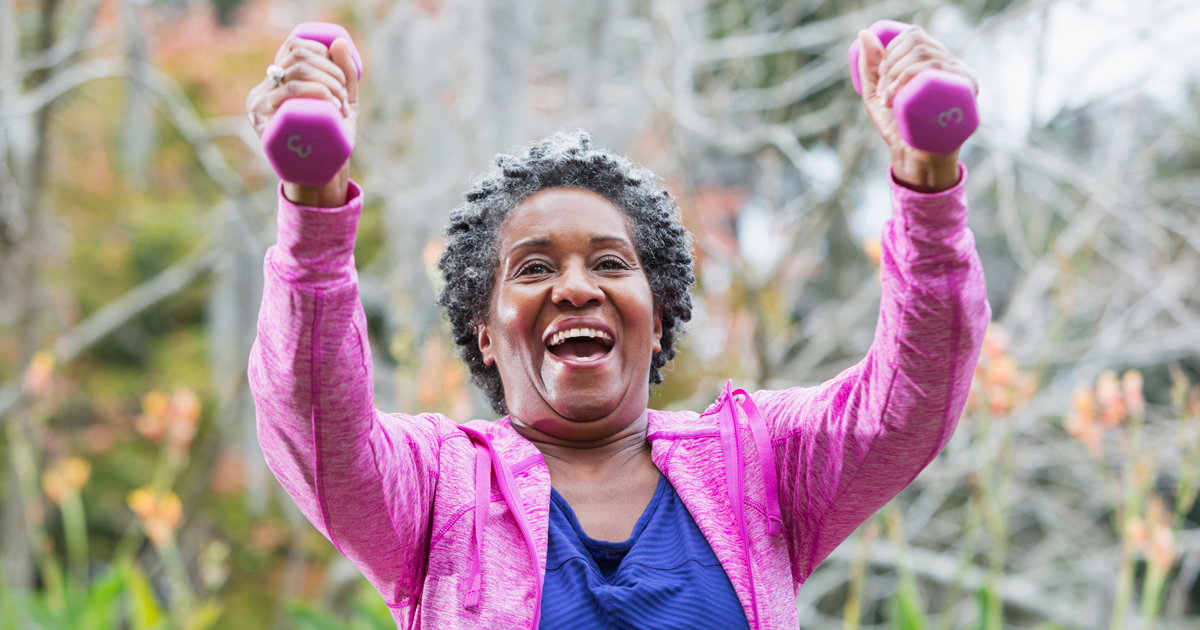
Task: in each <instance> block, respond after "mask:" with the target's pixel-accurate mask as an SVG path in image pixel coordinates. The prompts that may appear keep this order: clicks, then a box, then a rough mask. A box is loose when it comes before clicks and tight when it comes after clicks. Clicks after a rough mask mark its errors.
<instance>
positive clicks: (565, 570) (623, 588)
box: [539, 476, 750, 630]
mask: <svg viewBox="0 0 1200 630" xmlns="http://www.w3.org/2000/svg"><path fill="white" fill-rule="evenodd" d="M539 627H540V628H541V630H561V629H564V628H570V629H571V630H601V629H603V630H626V629H629V630H683V629H685V628H686V629H692V628H731V629H735V630H736V629H737V628H746V629H747V630H748V629H749V627H750V624H749V622H748V621H746V613H745V612H744V611H743V610H742V605H741V603H740V602H739V601H738V598H737V594H736V593H735V592H734V590H733V584H731V583H730V581H729V576H727V575H726V574H725V570H724V569H722V568H721V563H720V562H719V561H718V560H717V556H716V555H715V554H714V553H713V550H712V547H710V546H709V544H708V541H707V540H705V539H704V535H703V534H702V533H701V532H700V528H699V527H697V526H696V522H695V521H694V520H692V515H691V514H690V513H688V511H687V508H686V507H685V506H684V505H683V501H681V500H680V499H679V495H677V494H675V488H673V487H671V484H670V483H668V482H667V479H666V477H662V476H660V477H659V479H658V487H657V488H656V489H655V491H654V497H653V498H651V499H650V504H649V505H647V506H646V511H645V512H643V513H642V516H641V518H639V519H638V522H637V525H635V526H634V528H633V534H632V535H631V536H630V537H629V540H626V541H625V542H619V543H614V542H606V541H603V540H595V539H593V538H591V537H589V536H588V535H587V534H585V533H583V528H582V527H580V526H579V521H578V519H576V518H575V512H574V511H573V510H572V509H571V506H570V505H568V504H567V501H566V499H563V497H562V495H560V494H559V493H558V492H557V491H554V490H551V491H550V539H549V542H548V543H547V552H546V581H545V583H544V585H543V588H542V618H541V623H540V624H539Z"/></svg>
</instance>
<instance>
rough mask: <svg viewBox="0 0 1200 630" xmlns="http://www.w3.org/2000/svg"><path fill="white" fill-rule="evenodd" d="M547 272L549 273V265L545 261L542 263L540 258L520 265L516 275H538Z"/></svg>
mask: <svg viewBox="0 0 1200 630" xmlns="http://www.w3.org/2000/svg"><path fill="white" fill-rule="evenodd" d="M547 273H550V265H547V264H546V263H544V262H542V261H540V260H532V261H530V262H527V263H525V265H524V266H522V267H521V268H520V269H519V270H517V273H516V275H518V276H540V275H542V274H547Z"/></svg>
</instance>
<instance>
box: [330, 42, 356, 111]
mask: <svg viewBox="0 0 1200 630" xmlns="http://www.w3.org/2000/svg"><path fill="white" fill-rule="evenodd" d="M329 56H330V58H332V59H333V62H334V63H336V64H337V65H338V67H339V68H341V69H342V72H343V73H345V74H346V106H347V107H350V106H351V105H354V106H357V105H358V66H356V65H354V55H353V54H351V52H350V42H348V41H346V38H344V37H339V38H337V39H335V40H333V44H331V45H330V46H329Z"/></svg>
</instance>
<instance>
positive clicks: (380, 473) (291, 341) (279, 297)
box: [249, 183, 439, 607]
mask: <svg viewBox="0 0 1200 630" xmlns="http://www.w3.org/2000/svg"><path fill="white" fill-rule="evenodd" d="M347 197H348V199H347V203H346V205H345V206H343V207H341V208H306V207H300V206H296V205H294V204H292V203H291V202H289V201H288V200H287V199H286V198H285V197H284V195H283V194H282V190H281V192H280V194H279V215H278V222H279V240H278V242H277V244H276V245H274V246H273V247H271V248H270V250H268V251H267V255H266V261H265V265H264V266H265V276H266V280H265V287H264V290H263V301H262V307H261V309H260V311H259V318H258V337H257V340H256V341H255V344H254V348H253V350H252V351H251V356H250V366H249V379H250V387H251V390H252V391H253V393H254V401H255V407H256V411H257V416H258V439H259V443H260V444H261V446H262V449H263V453H264V455H265V456H266V460H267V465H268V466H269V467H270V469H271V471H272V472H274V474H275V477H276V478H277V479H278V480H279V483H280V484H282V485H283V488H284V489H285V490H286V491H287V492H288V494H290V495H291V496H292V498H293V499H294V500H295V501H296V504H297V505H298V506H299V507H300V510H301V511H303V512H304V515H305V516H306V517H307V518H308V520H309V521H310V522H312V524H313V525H314V526H316V528H317V529H318V530H320V531H321V533H322V534H324V535H325V537H326V538H328V539H329V540H330V541H331V542H332V543H333V544H334V546H336V547H337V548H338V550H339V551H341V552H342V553H343V554H344V555H345V556H346V557H347V558H349V559H350V560H351V561H353V562H354V563H355V564H356V565H357V566H358V568H359V569H360V570H361V571H362V572H363V574H364V575H366V577H367V579H369V580H370V581H371V583H372V584H373V585H374V586H375V587H376V588H377V589H378V590H379V592H380V593H381V594H382V595H383V597H384V600H385V601H386V602H387V603H388V605H389V606H392V607H397V606H403V605H405V604H406V600H409V599H410V598H412V597H414V596H416V595H417V594H419V589H420V585H421V581H422V579H423V574H424V570H425V564H426V557H427V549H426V545H427V541H428V540H429V532H428V531H427V529H428V527H429V513H430V509H431V506H432V497H433V488H434V480H435V479H436V477H437V455H438V447H439V444H438V433H437V423H436V421H435V420H434V419H433V418H427V417H409V416H387V415H384V414H382V413H379V412H378V411H376V410H375V408H374V405H373V400H372V397H373V390H372V370H371V354H370V346H369V345H368V343H367V329H366V319H365V317H364V314H363V308H362V303H361V301H360V300H359V296H358V276H357V274H356V272H355V269H354V254H353V251H354V239H355V232H356V230H357V227H358V218H359V213H360V211H361V209H362V194H361V191H360V190H359V188H358V186H357V185H355V184H353V183H351V185H350V191H349V194H348V195H347Z"/></svg>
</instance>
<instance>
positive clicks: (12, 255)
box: [0, 0, 1200, 630]
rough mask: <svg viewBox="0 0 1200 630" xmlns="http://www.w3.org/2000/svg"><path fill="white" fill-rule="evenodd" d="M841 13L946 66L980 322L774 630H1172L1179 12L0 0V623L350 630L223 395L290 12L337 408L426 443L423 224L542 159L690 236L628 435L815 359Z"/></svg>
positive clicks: (234, 353)
mask: <svg viewBox="0 0 1200 630" xmlns="http://www.w3.org/2000/svg"><path fill="white" fill-rule="evenodd" d="M881 18H892V19H900V20H904V21H910V22H917V23H920V24H922V25H924V26H925V27H926V28H927V29H928V30H929V31H930V32H931V33H933V35H934V36H935V37H938V38H940V39H941V40H942V41H943V42H945V43H946V44H947V45H948V46H949V47H951V49H953V50H954V51H956V52H958V53H959V54H960V55H961V56H963V57H964V58H965V59H966V60H967V61H968V62H969V63H971V64H972V65H973V67H974V68H975V69H976V71H977V72H978V75H979V78H980V82H981V93H980V97H979V100H980V106H981V114H982V117H983V126H982V127H981V129H980V131H979V132H978V133H977V134H976V135H975V136H974V138H973V139H972V140H971V141H970V142H968V144H967V145H966V147H965V148H964V150H963V154H962V157H963V159H964V161H965V162H966V164H967V166H968V168H969V170H970V178H969V181H968V184H967V190H968V192H969V195H970V202H971V206H972V216H971V227H972V228H973V229H974V231H975V234H976V237H977V240H978V246H979V250H980V253H981V254H982V256H983V259H984V264H985V268H986V272H987V277H988V295H989V298H990V301H991V304H992V307H993V309H994V319H995V322H994V324H993V326H992V328H991V329H990V330H989V333H988V338H987V342H986V347H985V350H984V355H983V357H982V358H981V361H980V368H979V370H978V372H977V375H976V379H975V383H974V387H973V393H972V397H971V401H970V403H969V407H968V410H967V411H966V413H965V414H964V417H963V419H962V422H961V424H960V426H959V429H958V432H957V433H956V435H955V437H954V439H953V440H952V441H951V442H950V444H949V446H948V447H947V449H946V450H945V452H944V453H943V454H942V455H941V456H940V457H938V458H937V460H936V461H935V462H934V463H933V464H932V465H931V466H930V467H929V468H928V469H927V470H926V471H925V472H924V473H923V474H922V475H921V476H920V477H919V478H918V479H917V480H916V481H915V482H914V483H913V484H912V485H911V486H910V487H909V488H908V489H907V490H905V491H904V492H903V493H902V494H901V496H900V497H899V498H898V499H897V500H896V501H894V502H893V504H892V505H890V506H888V507H887V508H885V509H884V510H882V511H881V512H880V513H879V514H877V515H876V516H875V517H874V518H872V519H871V520H870V521H869V522H868V523H866V524H865V525H864V526H863V527H862V528H861V529H860V530H859V532H858V533H856V534H855V535H854V536H853V537H851V538H850V539H849V540H848V541H846V543H845V544H843V545H842V546H841V547H840V548H839V549H838V550H837V551H836V552H835V553H834V554H833V556H832V557H831V558H830V559H829V560H828V561H827V562H826V563H825V564H824V565H822V566H821V568H819V569H818V570H817V572H816V573H815V574H814V575H813V576H812V577H811V579H809V581H808V583H807V584H806V585H805V586H804V587H803V589H801V591H800V593H799V598H798V601H797V606H798V609H799V613H800V619H801V623H802V626H803V627H804V628H806V629H818V628H843V629H846V630H850V629H853V628H897V629H914V630H915V629H926V628H927V629H937V630H950V629H958V628H966V629H973V630H974V629H978V630H998V629H999V628H1010V627H1011V628H1040V629H1042V630H1049V629H1052V628H1060V629H1063V630H1067V629H1075V628H1077V629H1081V630H1082V629H1091V628H1110V629H1112V630H1119V629H1122V628H1130V629H1134V628H1152V627H1159V628H1179V629H1183V628H1189V629H1193V630H1194V629H1195V628H1200V583H1198V581H1197V575H1198V574H1200V509H1197V508H1196V507H1195V502H1194V499H1195V497H1196V489H1197V488H1198V487H1200V389H1198V388H1197V387H1196V385H1194V383H1197V382H1200V220H1198V219H1200V173H1198V171H1197V168H1198V167H1200V95H1198V92H1197V87H1198V85H1200V46H1197V45H1196V41H1197V39H1198V38H1200V5H1198V4H1197V3H1195V2H1194V0H1159V1H1157V2H1153V3H1147V2H1137V1H1135V0H950V1H936V0H883V1H874V0H788V1H780V0H708V1H705V0H572V1H570V2H557V1H554V0H546V1H535V0H395V1H389V0H337V1H317V0H295V1H285V0H211V1H209V0H0V446H2V448H0V630H18V629H19V630H28V629H51V628H72V629H74V628H79V629H106V628H120V629H124V628H128V629H131V630H149V629H156V630H157V629H168V628H169V629H187V630H203V629H205V628H268V629H271V630H283V629H289V628H296V629H303V630H314V629H326V628H353V629H355V630H366V629H375V628H390V627H392V625H391V621H390V618H389V617H388V615H387V613H386V610H385V609H384V608H383V606H382V602H381V600H380V598H379V596H378V595H377V594H376V593H375V592H374V591H373V590H372V589H370V587H369V586H367V585H366V583H365V582H364V581H362V579H361V578H360V577H359V575H358V573H357V571H356V570H355V569H354V567H353V566H352V565H350V564H349V563H348V562H347V561H345V560H344V559H342V558H341V556H340V555H339V554H338V553H337V552H336V550H335V549H333V547H332V546H331V545H330V544H329V543H328V542H327V541H326V540H325V539H324V538H323V537H321V536H320V535H319V534H318V533H317V532H316V531H315V530H313V529H312V527H310V526H309V525H308V523H307V522H306V521H305V520H304V518H303V517H302V516H300V515H299V512H298V511H297V510H296V509H295V508H294V506H293V505H292V503H291V501H290V500H289V499H288V498H287V496H286V495H285V494H284V493H283V492H282V491H281V489H280V488H279V486H278V484H277V483H276V482H275V480H274V479H273V477H272V476H271V474H270V472H269V471H268V470H266V468H265V465H264V462H263V457H262V454H261V452H260V450H259V447H258V445H257V442H256V439H255V427H254V408H253V403H252V401H251V398H250V395H249V392H248V391H247V386H246V376H245V368H246V361H247V355H248V352H249V349H250V346H251V344H252V342H253V340H254V334H255V319H256V314H257V310H258V304H259V300H260V295H261V287H262V272H261V268H262V258H263V254H264V252H265V250H266V248H267V247H268V246H269V245H270V244H271V243H272V242H273V240H274V234H275V230H274V225H273V223H274V210H275V186H276V184H277V180H276V179H275V176H274V174H273V173H272V172H271V170H270V168H269V166H268V165H267V164H266V161H265V158H264V156H263V154H262V151H261V149H260V146H259V143H258V139H257V138H256V136H255V135H254V132H253V130H252V129H251V127H250V125H249V124H248V122H247V120H246V116H245V113H244V102H245V98H246V95H247V93H248V91H249V90H250V88H251V87H252V86H253V85H255V84H256V83H258V82H259V81H260V80H261V79H262V77H263V72H264V69H265V68H266V66H267V65H268V64H269V63H270V62H271V60H272V58H273V55H274V51H275V49H276V48H277V47H278V45H279V44H280V43H281V42H282V40H283V39H284V38H285V37H286V35H287V34H288V33H289V32H290V31H291V29H292V27H293V26H294V25H295V24H296V23H298V22H301V21H309V20H323V21H335V22H338V23H341V24H343V25H345V26H347V27H348V28H349V29H350V31H351V32H352V33H353V35H354V37H355V41H356V43H357V46H358V49H359V50H360V51H361V53H362V55H363V58H364V65H365V75H364V79H365V81H364V83H363V91H362V120H361V122H360V131H359V138H358V146H357V149H356V151H355V155H354V159H353V166H352V170H353V176H354V177H355V179H356V180H357V181H359V182H361V183H362V184H363V186H364V188H365V191H366V193H365V194H366V207H365V210H364V218H363V221H362V227H361V229H360V232H359V241H358V245H357V249H356V257H357V262H358V266H359V273H360V275H361V279H362V285H363V290H362V295H363V300H364V302H365V306H366V310H367V313H368V317H369V321H370V338H371V342H372V349H373V352H374V362H375V374H376V396H377V401H376V402H377V406H378V407H379V408H381V409H383V410H387V411H393V410H403V411H408V412H417V411H438V412H442V413H446V414H448V415H449V416H450V417H452V418H455V419H459V420H467V419H471V418H476V417H491V416H490V415H489V413H490V412H489V411H488V407H487V405H486V404H484V403H483V401H482V399H481V397H480V396H479V395H478V394H477V393H476V392H475V391H473V390H472V389H471V387H470V385H469V384H467V382H466V379H465V371H464V369H463V368H462V367H461V366H460V364H459V363H458V362H457V360H456V359H455V358H454V356H453V349H452V346H451V343H450V342H449V340H448V337H447V334H446V325H445V323H444V321H443V319H442V317H441V314H440V312H439V311H438V309H437V308H436V306H435V304H434V297H435V294H436V291H437V290H438V287H439V282H440V280H439V278H438V274H437V271H436V267H435V266H434V263H435V261H436V259H437V257H438V255H439V254H440V252H441V248H442V244H441V243H442V241H441V237H440V229H441V226H442V225H443V223H444V221H445V218H446V214H447V212H448V210H449V209H450V208H452V207H454V206H455V205H456V204H457V203H458V202H459V201H460V199H461V197H460V195H461V193H462V191H464V190H465V189H466V188H467V187H468V183H469V181H470V178H471V177H472V175H473V174H479V173H481V172H482V171H484V170H485V168H486V166H487V164H488V161H489V160H490V159H491V158H492V157H493V156H494V155H495V154H496V153H498V152H503V151H508V150H511V149H513V148H514V147H516V146H518V145H520V144H524V143H527V142H529V141H532V140H535V139H538V138H541V137H543V136H545V135H548V134H549V133H551V132H554V131H556V130H559V129H573V128H576V127H583V128H586V129H587V130H589V131H590V132H591V133H592V135H593V136H594V137H595V139H596V141H597V142H598V143H599V144H602V145H605V146H608V147H610V148H612V149H615V150H618V151H620V152H623V153H626V154H628V155H629V156H630V157H631V158H632V159H634V160H635V161H637V162H640V163H642V164H644V165H646V166H647V167H649V168H650V169H652V170H653V171H654V172H656V173H657V174H658V175H660V176H661V177H662V178H663V180H664V182H665V185H666V187H667V188H668V189H669V190H670V191H671V193H672V194H674V195H675V196H676V197H677V198H678V200H679V203H680V206H681V207H682V209H683V212H684V217H685V221H686V223H687V225H688V226H689V228H690V229H691V230H692V231H693V232H694V233H695V235H696V237H697V242H696V266H697V276H698V278H699V282H698V285H697V286H696V288H695V298H696V299H695V305H696V310H695V319H694V321H693V322H692V325H691V332H690V334H689V336H688V337H687V338H686V341H685V342H684V344H683V348H682V350H681V352H680V354H679V356H678V357H677V358H676V360H675V361H674V363H673V364H672V365H670V366H668V368H667V369H666V371H665V378H666V382H665V383H664V384H663V385H662V386H661V388H659V389H657V390H656V391H655V392H654V398H653V400H652V404H653V405H655V406H658V407H664V408H689V409H694V410H701V409H703V408H704V407H706V406H707V405H708V404H709V403H710V402H711V401H712V400H713V399H714V397H715V395H716V393H717V392H718V389H719V387H720V386H721V385H722V384H723V383H724V382H725V380H726V379H733V380H734V381H735V383H736V384H737V385H738V386H742V387H745V388H747V389H750V388H782V387H788V386H793V385H797V384H800V385H803V384H813V383H818V382H820V381H822V380H824V379H827V378H829V377H831V376H833V375H835V374H837V373H838V372H839V371H841V370H843V369H845V368H846V367H848V366H850V365H852V364H854V363H855V362H857V361H858V360H859V359H860V358H861V357H862V356H863V354H864V352H865V351H866V349H867V347H868V345H869V343H870V341H871V338H872V334H873V330H874V325H875V318H876V317H877V313H878V301H879V282H878V277H877V271H876V266H877V264H878V252H879V233H880V228H881V226H882V224H883V222H884V221H885V220H886V219H887V217H888V215H889V213H890V202H889V192H888V183H887V178H886V168H887V157H888V156H887V153H886V150H885V147H884V145H883V142H882V141H881V140H880V139H879V137H878V134H877V133H876V131H875V130H874V128H873V127H872V126H871V125H870V123H869V121H868V120H867V119H866V116H865V114H864V112H863V111H862V107H861V104H860V102H859V99H858V97H857V96H856V95H855V93H854V91H853V89H851V87H850V81H849V74H848V72H847V67H846V66H847V64H846V49H847V46H848V45H849V44H850V42H851V41H852V40H853V38H854V36H855V33H856V32H857V31H858V30H859V29H861V28H865V27H866V26H869V25H870V24H871V23H872V22H874V21H875V20H877V19H881Z"/></svg>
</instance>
